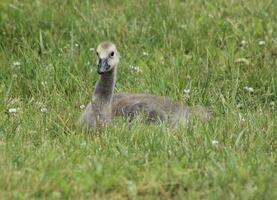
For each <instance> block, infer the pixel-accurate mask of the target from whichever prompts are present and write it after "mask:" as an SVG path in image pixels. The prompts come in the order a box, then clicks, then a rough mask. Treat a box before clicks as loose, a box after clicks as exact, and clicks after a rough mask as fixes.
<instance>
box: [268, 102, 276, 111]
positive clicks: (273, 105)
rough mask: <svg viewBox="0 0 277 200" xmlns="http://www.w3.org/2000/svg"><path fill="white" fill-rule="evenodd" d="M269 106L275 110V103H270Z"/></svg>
mask: <svg viewBox="0 0 277 200" xmlns="http://www.w3.org/2000/svg"><path fill="white" fill-rule="evenodd" d="M269 105H270V106H271V108H272V110H274V109H275V103H274V101H271V102H270V103H269Z"/></svg>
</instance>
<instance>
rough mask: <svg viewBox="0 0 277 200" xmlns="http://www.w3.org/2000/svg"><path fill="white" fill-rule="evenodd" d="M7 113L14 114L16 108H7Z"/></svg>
mask: <svg viewBox="0 0 277 200" xmlns="http://www.w3.org/2000/svg"><path fill="white" fill-rule="evenodd" d="M8 112H9V113H16V112H17V110H16V108H9V110H8Z"/></svg>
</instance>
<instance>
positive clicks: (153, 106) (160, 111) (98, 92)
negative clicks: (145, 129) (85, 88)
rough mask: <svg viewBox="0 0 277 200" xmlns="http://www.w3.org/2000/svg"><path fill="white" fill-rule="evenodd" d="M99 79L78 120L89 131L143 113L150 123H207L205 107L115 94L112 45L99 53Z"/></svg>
mask: <svg viewBox="0 0 277 200" xmlns="http://www.w3.org/2000/svg"><path fill="white" fill-rule="evenodd" d="M96 55H97V60H98V65H97V66H98V70H97V72H98V74H99V75H100V79H99V80H98V81H97V83H96V87H95V89H94V92H93V94H92V98H91V102H90V103H89V104H88V105H87V107H86V109H85V111H84V112H83V113H82V114H81V117H80V119H79V123H80V126H81V127H82V128H83V129H86V130H89V129H92V128H94V127H98V126H104V125H106V124H108V123H109V122H110V121H111V119H112V118H114V117H117V116H121V117H124V118H127V119H129V120H132V119H133V118H134V117H135V116H136V115H138V114H142V116H143V117H144V118H145V121H147V122H159V121H160V122H168V123H169V124H171V125H172V126H175V125H177V124H182V125H187V124H188V122H189V120H190V119H191V118H192V117H197V118H200V119H201V120H204V121H206V120H208V119H209V118H210V116H211V114H210V112H209V111H208V110H207V109H206V108H205V107H202V106H195V107H187V106H183V105H181V104H180V103H178V102H175V101H173V100H171V99H170V98H168V97H163V96H156V95H151V94H140V93H139V94H135V93H117V94H114V87H115V81H116V72H117V66H118V63H119V59H120V56H119V53H118V51H117V49H116V46H115V45H114V44H113V43H111V42H102V43H100V44H99V45H98V47H97V50H96Z"/></svg>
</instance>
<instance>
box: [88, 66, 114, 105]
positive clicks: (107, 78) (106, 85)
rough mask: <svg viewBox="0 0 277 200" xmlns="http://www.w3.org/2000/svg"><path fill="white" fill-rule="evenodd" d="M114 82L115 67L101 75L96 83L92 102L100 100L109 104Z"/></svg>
mask: <svg viewBox="0 0 277 200" xmlns="http://www.w3.org/2000/svg"><path fill="white" fill-rule="evenodd" d="M115 81H116V66H115V67H113V69H111V70H110V71H108V72H106V73H105V74H102V75H101V76H100V79H99V80H98V81H97V83H96V87H95V89H94V92H93V96H92V99H93V100H97V99H99V100H101V101H103V102H111V100H112V95H113V91H114V86H115Z"/></svg>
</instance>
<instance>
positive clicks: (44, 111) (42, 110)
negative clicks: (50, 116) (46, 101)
mask: <svg viewBox="0 0 277 200" xmlns="http://www.w3.org/2000/svg"><path fill="white" fill-rule="evenodd" d="M40 112H42V113H47V112H48V110H47V108H45V107H43V108H41V109H40Z"/></svg>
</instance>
